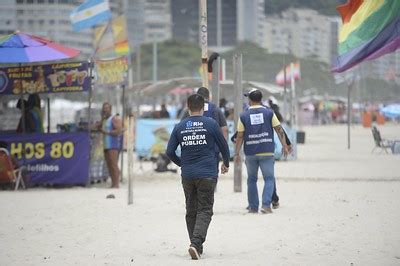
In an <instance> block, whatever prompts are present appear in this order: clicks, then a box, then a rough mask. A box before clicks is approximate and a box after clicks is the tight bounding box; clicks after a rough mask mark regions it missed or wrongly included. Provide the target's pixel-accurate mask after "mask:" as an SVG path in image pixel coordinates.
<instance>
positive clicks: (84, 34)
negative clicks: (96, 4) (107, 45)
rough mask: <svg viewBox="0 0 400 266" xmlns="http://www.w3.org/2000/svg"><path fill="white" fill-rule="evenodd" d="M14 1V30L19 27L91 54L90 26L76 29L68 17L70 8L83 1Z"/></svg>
mask: <svg viewBox="0 0 400 266" xmlns="http://www.w3.org/2000/svg"><path fill="white" fill-rule="evenodd" d="M8 2H11V1H8ZM13 2H14V9H15V17H14V27H13V28H14V29H13V31H15V30H20V31H22V32H27V33H30V34H34V35H39V36H43V37H47V38H49V39H51V40H54V41H56V42H58V43H61V44H63V45H65V46H68V47H72V48H76V49H79V50H81V51H82V53H83V54H84V55H90V54H91V52H92V31H91V29H88V30H83V31H81V32H75V31H73V30H72V26H71V21H70V19H69V15H70V13H71V11H72V10H73V9H74V8H75V7H76V6H78V5H79V4H80V3H81V2H82V1H76V0H14V1H13ZM2 5H3V4H2ZM1 10H3V7H2V8H1Z"/></svg>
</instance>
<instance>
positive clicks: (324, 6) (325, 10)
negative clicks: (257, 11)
mask: <svg viewBox="0 0 400 266" xmlns="http://www.w3.org/2000/svg"><path fill="white" fill-rule="evenodd" d="M345 2H346V0H265V13H266V14H279V13H281V12H282V11H284V10H285V9H287V8H290V7H294V8H310V9H314V10H316V11H318V12H319V13H321V14H324V15H328V16H337V15H338V13H337V12H336V6H338V5H340V4H342V3H345Z"/></svg>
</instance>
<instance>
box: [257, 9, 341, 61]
mask: <svg viewBox="0 0 400 266" xmlns="http://www.w3.org/2000/svg"><path fill="white" fill-rule="evenodd" d="M338 28H339V21H338V19H337V18H333V17H328V16H324V15H320V14H319V13H318V12H317V11H314V10H309V9H289V10H287V11H285V12H283V13H282V14H281V15H274V16H270V17H267V18H266V19H265V26H264V36H263V42H262V47H264V48H266V49H267V50H268V51H269V52H270V53H288V54H293V55H295V56H298V57H302V58H314V59H316V60H319V61H323V62H325V63H327V64H330V63H331V60H332V58H333V57H334V56H335V55H336V54H337V41H338Z"/></svg>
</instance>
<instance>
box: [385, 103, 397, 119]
mask: <svg viewBox="0 0 400 266" xmlns="http://www.w3.org/2000/svg"><path fill="white" fill-rule="evenodd" d="M381 114H383V115H384V116H386V117H390V118H396V117H400V104H389V105H388V106H385V107H383V108H382V109H381Z"/></svg>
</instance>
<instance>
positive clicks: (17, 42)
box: [0, 31, 92, 185]
mask: <svg viewBox="0 0 400 266" xmlns="http://www.w3.org/2000/svg"><path fill="white" fill-rule="evenodd" d="M79 53H80V51H79V50H76V49H72V48H68V47H65V46H62V45H60V44H57V43H55V42H53V41H51V40H48V39H45V38H42V37H39V36H34V35H30V34H27V33H21V32H18V31H17V32H15V33H13V34H10V35H6V36H2V37H1V38H0V96H4V95H13V96H15V98H20V99H21V103H22V108H21V111H22V115H25V111H26V110H25V108H29V106H25V104H24V101H23V100H22V99H23V98H24V97H25V96H26V95H29V94H39V95H42V94H48V93H52V94H55V93H61V92H62V93H79V92H89V95H90V91H91V81H92V79H91V72H92V71H91V65H90V63H89V62H88V61H77V62H65V61H62V60H63V59H70V58H74V57H76V56H77V55H78V54H79ZM49 62H50V63H49ZM12 98H13V97H12ZM88 100H89V109H90V97H88ZM48 106H49V105H48ZM68 111H69V110H65V112H68ZM89 114H90V112H89ZM89 116H90V115H89ZM22 121H24V122H22V124H23V126H22V128H23V130H22V132H21V133H16V131H2V132H0V140H1V141H3V142H6V143H7V145H8V149H9V151H10V154H11V156H13V157H14V158H15V159H16V160H17V162H18V164H19V165H20V166H25V167H26V169H27V176H28V185H44V184H50V185H86V184H87V183H88V181H89V154H90V137H89V131H88V128H89V127H86V128H87V130H85V131H82V132H69V133H62V132H58V133H44V132H35V133H29V134H28V133H26V132H25V129H24V128H25V125H24V124H25V119H24V118H23V119H22ZM88 121H90V119H88Z"/></svg>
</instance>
